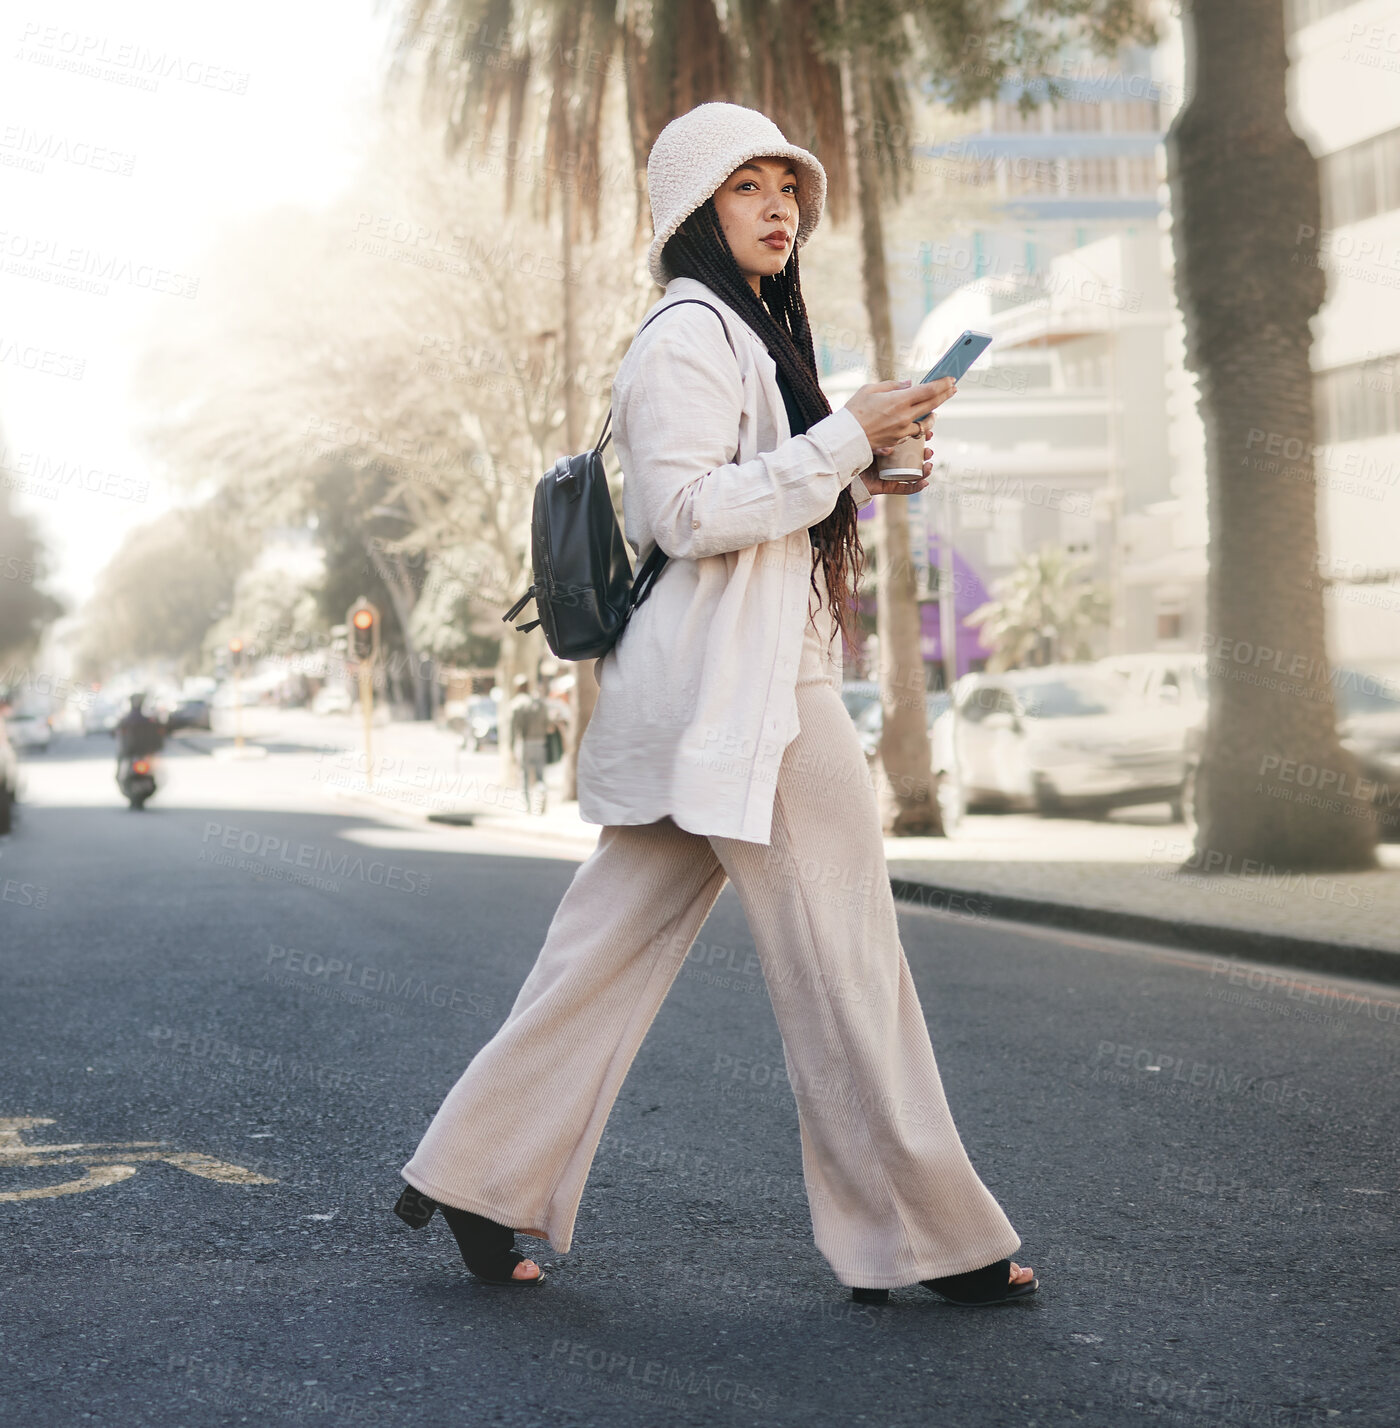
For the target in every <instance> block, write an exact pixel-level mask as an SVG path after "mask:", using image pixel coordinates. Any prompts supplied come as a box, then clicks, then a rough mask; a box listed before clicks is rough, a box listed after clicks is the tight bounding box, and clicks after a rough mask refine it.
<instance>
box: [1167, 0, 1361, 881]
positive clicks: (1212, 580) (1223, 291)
mask: <svg viewBox="0 0 1400 1428" xmlns="http://www.w3.org/2000/svg"><path fill="white" fill-rule="evenodd" d="M1182 18H1183V22H1184V26H1185V36H1186V52H1187V90H1188V93H1189V95H1190V98H1189V100H1188V102H1187V104H1186V106H1185V107H1184V108H1183V109H1182V110H1181V112H1180V113H1179V114H1178V116H1177V118H1176V120H1175V122H1174V123H1173V125H1172V128H1171V131H1170V133H1169V134H1168V135H1167V159H1168V178H1169V182H1170V185H1171V192H1172V208H1173V228H1172V240H1173V243H1174V245H1175V251H1176V265H1177V288H1178V293H1179V295H1180V302H1181V307H1182V313H1183V315H1184V317H1185V322H1186V340H1187V360H1188V362H1189V364H1190V365H1191V367H1192V368H1193V370H1194V371H1195V372H1196V373H1197V374H1198V376H1199V381H1200V392H1201V399H1200V401H1201V416H1202V420H1203V422H1204V425H1205V430H1206V442H1207V472H1208V481H1209V493H1210V494H1209V514H1210V575H1209V583H1208V588H1207V627H1208V629H1207V635H1206V653H1207V655H1208V657H1209V660H1210V718H1209V723H1208V727H1207V731H1206V737H1205V746H1204V750H1203V753H1202V759H1201V770H1200V781H1199V783H1198V787H1197V791H1196V806H1197V817H1198V832H1197V851H1198V853H1200V854H1201V855H1202V856H1201V857H1200V858H1199V860H1198V861H1199V863H1200V865H1201V866H1203V867H1205V868H1207V869H1220V870H1221V871H1231V870H1233V871H1235V872H1239V871H1240V870H1241V869H1242V867H1243V865H1244V862H1245V860H1246V859H1252V860H1255V861H1257V862H1259V863H1262V864H1263V865H1265V866H1268V865H1270V864H1272V865H1275V866H1278V867H1290V868H1367V867H1372V866H1374V864H1375V853H1374V843H1375V830H1374V827H1373V825H1372V824H1371V823H1370V822H1369V821H1368V820H1367V819H1365V818H1361V817H1354V816H1347V815H1348V810H1347V809H1346V808H1345V807H1343V806H1342V805H1343V804H1345V803H1346V800H1344V799H1333V800H1330V801H1328V800H1322V799H1316V800H1309V801H1307V802H1302V801H1299V800H1298V798H1297V796H1296V795H1297V794H1298V792H1299V791H1300V790H1299V789H1298V787H1297V785H1296V784H1287V783H1282V782H1280V781H1278V780H1276V779H1274V778H1273V777H1271V775H1272V772H1273V771H1274V770H1276V769H1279V768H1280V767H1283V766H1284V765H1285V763H1286V761H1288V760H1295V761H1297V765H1298V766H1299V767H1303V766H1306V765H1312V766H1313V767H1314V768H1316V769H1318V770H1321V771H1323V772H1327V771H1331V773H1332V775H1333V778H1332V779H1329V780H1328V782H1329V783H1332V784H1333V786H1335V782H1334V780H1336V779H1340V778H1347V779H1349V780H1351V781H1352V782H1353V785H1354V780H1355V778H1356V769H1355V766H1354V764H1353V762H1352V760H1351V758H1350V756H1349V755H1347V754H1346V752H1345V751H1344V750H1343V749H1342V747H1341V745H1340V743H1339V741H1338V738H1337V730H1336V716H1335V712H1334V708H1333V699H1332V696H1333V687H1332V685H1331V684H1330V683H1329V679H1328V661H1327V648H1326V632H1325V626H1324V618H1323V605H1322V593H1321V590H1320V588H1319V587H1318V584H1317V581H1316V578H1315V577H1316V574H1317V550H1318V541H1317V512H1316V491H1315V487H1314V484H1313V481H1312V479H1311V477H1312V467H1313V457H1312V455H1311V454H1310V453H1311V452H1312V451H1313V444H1314V439H1315V438H1314V426H1313V402H1312V374H1311V372H1310V370H1309V366H1308V352H1309V347H1310V345H1311V332H1310V328H1309V321H1310V319H1311V318H1312V317H1313V315H1314V314H1315V313H1316V312H1317V310H1318V308H1319V307H1320V306H1321V303H1322V299H1323V296H1324V291H1325V286H1326V277H1325V274H1324V273H1323V272H1322V271H1321V270H1320V269H1319V268H1318V267H1317V266H1316V265H1315V261H1314V260H1315V250H1313V249H1310V248H1308V247H1307V246H1305V245H1304V242H1303V241H1302V240H1304V239H1306V238H1308V237H1314V238H1315V236H1316V234H1317V232H1318V230H1319V229H1320V227H1321V217H1320V205H1319V185H1318V172H1317V161H1316V160H1315V159H1314V158H1313V156H1312V155H1311V154H1310V153H1309V151H1308V148H1307V145H1306V144H1305V143H1304V142H1303V141H1302V140H1301V139H1300V138H1299V137H1298V136H1297V135H1296V134H1295V133H1294V132H1293V130H1292V128H1291V127H1290V125H1289V122H1288V112H1287V100H1286V90H1285V79H1286V76H1287V72H1288V54H1287V50H1286V49H1285V45H1284V34H1283V8H1282V4H1281V0H1183V3H1182ZM1272 453H1281V454H1282V456H1281V459H1277V460H1274V459H1271V454H1272ZM1289 453H1301V454H1302V455H1301V460H1302V461H1303V462H1304V463H1305V464H1306V466H1307V468H1308V469H1307V477H1308V479H1305V480H1296V479H1289V478H1290V476H1296V475H1297V474H1298V471H1297V463H1298V460H1299V457H1298V456H1297V455H1295V456H1294V457H1293V458H1292V459H1291V460H1290V459H1289V455H1288V454H1289ZM1344 786H1345V785H1344ZM1289 794H1293V795H1295V796H1294V797H1293V798H1289V797H1288V796H1287V795H1289ZM1319 805H1320V806H1319Z"/></svg>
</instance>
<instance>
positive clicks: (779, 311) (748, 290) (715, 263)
mask: <svg viewBox="0 0 1400 1428" xmlns="http://www.w3.org/2000/svg"><path fill="white" fill-rule="evenodd" d="M662 261H663V262H664V263H665V264H666V267H667V268H668V270H669V271H670V272H671V273H673V274H675V275H677V276H681V277H687V278H694V279H696V281H698V282H702V283H704V284H705V286H706V287H707V288H709V289H710V290H711V292H713V293H715V294H716V295H718V296H719V297H721V298H723V299H724V301H725V302H727V303H728V304H729V306H730V307H732V308H733V309H734V310H735V312H737V313H739V314H740V316H742V317H743V319H744V320H745V321H746V322H747V323H748V324H749V326H750V327H752V328H753V330H754V331H755V332H756V333H758V335H759V336H760V337H761V338H762V339H763V342H764V345H765V346H766V347H767V348H768V353H769V356H771V357H772V358H773V361H774V362H775V363H777V366H778V370H779V371H780V372H781V373H782V374H783V376H784V377H785V378H786V379H787V382H788V385H789V386H790V387H791V388H792V391H793V395H794V396H795V397H796V398H797V405H798V407H799V409H800V410H801V412H802V415H803V417H804V418H805V419H806V422H807V424H808V426H811V424H812V423H813V422H817V421H820V420H821V419H822V417H824V416H827V415H828V414H829V413H830V412H831V403H830V402H829V401H827V399H826V394H825V393H824V392H823V391H822V389H821V387H820V386H819V385H818V383H817V357H816V353H815V351H814V350H813V348H812V328H811V324H810V323H809V322H808V320H807V304H806V303H805V302H804V301H803V300H802V282H801V277H800V274H799V272H798V264H797V249H796V247H794V248H793V250H792V255H791V257H789V258H788V260H787V262H786V263H785V264H784V265H783V267H782V269H781V271H779V272H777V273H775V274H774V275H773V276H772V277H768V276H764V277H761V278H760V279H759V284H758V285H759V291H758V293H755V292H754V290H753V288H752V287H750V286H749V280H748V279H747V278H746V277H745V276H744V274H743V272H742V271H741V270H740V268H739V263H738V260H737V259H736V258H735V257H734V253H733V251H732V250H731V248H730V246H729V241H728V239H726V238H725V236H724V228H723V226H722V225H721V223H720V221H719V211H718V210H717V209H716V207H715V200H714V195H713V194H712V195H711V196H710V197H709V198H707V199H706V200H705V202H704V203H703V204H701V206H700V207H699V208H697V209H696V210H695V211H694V213H692V214H691V215H690V216H689V217H688V218H687V219H686V220H685V222H684V223H682V224H681V226H680V228H679V229H678V230H677V231H676V232H675V233H674V234H673V235H672V236H671V237H670V239H668V240H667V242H666V246H665V247H664V248H663V249H662ZM811 531H812V534H813V536H814V537H815V540H814V542H813V548H812V571H811V577H810V583H811V587H812V589H813V590H817V589H818V587H817V579H816V573H817V561H818V560H819V559H820V561H821V563H822V566H823V569H824V573H825V575H826V588H827V592H828V598H829V599H830V601H831V605H832V613H833V614H834V615H835V617H836V631H839V632H840V634H841V636H842V638H843V639H844V640H845V641H846V643H847V644H848V645H849V646H851V648H852V649H854V648H856V645H857V628H856V625H855V616H854V610H855V599H856V588H857V586H858V585H859V582H860V578H861V572H862V570H863V568H864V556H865V553H864V550H863V549H862V547H861V543H860V533H859V531H858V530H857V528H856V503H855V499H854V498H853V497H852V495H851V492H850V489H849V488H848V487H847V488H843V489H842V491H841V494H840V496H839V497H838V498H837V501H836V505H835V507H834V508H833V510H832V512H831V514H830V515H829V516H827V517H826V518H825V519H823V520H822V521H820V522H819V523H818V524H817V525H815V526H813V527H811ZM818 598H820V591H818ZM814 627H815V624H814ZM836 631H833V638H834V636H835V633H836Z"/></svg>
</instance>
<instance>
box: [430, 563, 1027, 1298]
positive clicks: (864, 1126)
mask: <svg viewBox="0 0 1400 1428" xmlns="http://www.w3.org/2000/svg"><path fill="white" fill-rule="evenodd" d="M818 578H819V579H820V574H819V575H818ZM813 598H814V599H815V597H813ZM823 613H825V612H823ZM819 623H820V620H819ZM818 650H819V646H818V644H817V636H816V635H815V634H814V633H813V630H812V626H811V623H810V622H808V626H807V639H806V645H805V647H804V651H803V659H802V668H801V670H800V672H799V676H798V687H797V699H798V718H799V720H800V722H801V725H802V729H801V733H800V734H799V735H798V736H797V738H796V739H794V740H793V742H792V743H791V744H789V745H788V747H787V749H786V750H785V752H784V756H783V760H782V764H781V767H780V769H779V773H778V782H777V789H776V796H775V799H774V807H773V826H772V834H771V841H770V843H769V844H768V845H766V846H765V845H763V844H758V843H747V842H741V841H739V840H737V839H730V838H720V837H707V836H701V835H699V834H695V833H689V832H686V831H685V830H684V829H682V828H679V827H678V826H677V825H676V824H675V823H674V822H673V821H672V820H671V819H670V818H669V817H666V818H663V819H661V820H660V821H659V822H656V823H651V824H646V825H638V826H630V827H604V828H603V829H602V831H601V833H600V835H599V838H598V845H597V847H596V848H595V849H594V851H593V852H592V853H591V854H590V855H589V857H588V858H587V859H586V860H585V861H584V862H583V863H582V864H581V865H580V866H579V869H578V871H577V873H575V875H574V879H573V881H572V882H571V883H570V885H569V887H568V890H567V891H566V892H565V894H564V897H563V900H562V901H561V902H560V904H559V907H558V910H557V911H556V912H555V914H554V919H553V921H552V922H551V923H550V927H549V932H548V934H547V936H546V938H545V943H544V946H543V948H542V949H541V951H540V954H539V959H538V960H537V961H536V963H535V965H534V968H533V969H532V970H531V972H530V974H529V976H528V977H527V978H526V979H525V983H524V985H523V986H522V987H521V989H520V993H519V995H518V997H517V998H516V1001H515V1004H514V1006H512V1008H511V1011H510V1014H509V1016H508V1017H507V1018H506V1020H505V1022H504V1023H503V1025H502V1026H501V1028H500V1030H499V1031H498V1032H497V1033H496V1035H495V1036H494V1037H493V1038H492V1039H491V1040H490V1041H489V1042H488V1043H487V1044H486V1045H485V1046H484V1047H482V1048H481V1050H480V1051H479V1052H478V1053H477V1054H476V1056H475V1057H474V1058H473V1060H472V1062H471V1064H470V1065H469V1066H468V1067H467V1069H466V1071H465V1072H463V1074H462V1076H461V1079H460V1080H458V1082H457V1084H456V1085H455V1086H453V1088H452V1090H451V1091H450V1092H449V1093H448V1095H447V1098H446V1100H445V1101H444V1102H443V1104H442V1107H441V1109H440V1110H439V1111H438V1113H437V1115H436V1117H435V1118H434V1120H433V1122H432V1124H431V1125H430V1126H429V1127H428V1130H427V1132H426V1134H425V1135H424V1136H423V1139H422V1141H421V1143H420V1144H419V1146H418V1149H417V1151H416V1152H415V1153H414V1155H413V1158H412V1159H411V1160H410V1161H409V1163H408V1164H407V1165H406V1166H405V1167H404V1170H403V1177H404V1179H405V1180H407V1181H408V1182H409V1184H411V1185H413V1186H414V1187H415V1188H417V1189H419V1190H421V1191H423V1192H424V1194H427V1195H431V1196H432V1197H433V1198H434V1199H436V1200H439V1201H441V1202H442V1203H444V1204H447V1205H453V1206H456V1207H457V1208H459V1209H463V1210H473V1211H475V1212H476V1213H477V1214H480V1215H485V1216H487V1217H488V1218H490V1219H492V1220H496V1221H497V1222H499V1223H500V1224H504V1225H511V1226H513V1227H514V1228H516V1229H517V1230H519V1231H520V1232H521V1233H522V1234H527V1235H533V1236H535V1237H537V1238H541V1239H547V1240H548V1241H549V1243H550V1244H551V1246H553V1248H554V1249H556V1250H558V1251H560V1252H563V1251H567V1250H568V1248H569V1245H570V1243H571V1241H572V1238H573V1230H574V1220H575V1217H576V1215H577V1213H578V1206H579V1201H580V1200H581V1199H582V1196H583V1189H584V1183H585V1181H586V1180H587V1178H588V1172H589V1168H590V1166H591V1165H592V1162H593V1156H594V1152H595V1151H596V1150H597V1147H598V1143H599V1141H600V1139H601V1138H602V1135H603V1128H604V1125H605V1123H606V1122H607V1119H608V1114H609V1112H610V1111H611V1110H612V1106H613V1102H614V1100H615V1099H616V1097H617V1094H618V1091H619V1090H620V1088H621V1086H622V1082H623V1078H624V1077H625V1076H626V1075H627V1071H628V1068H629V1067H630V1066H631V1064H632V1061H633V1059H634V1057H635V1056H636V1054H637V1051H638V1049H639V1048H640V1046H641V1044H642V1040H643V1038H644V1037H645V1036H646V1033H647V1029H648V1028H649V1027H650V1026H651V1024H652V1021H653V1019H654V1018H655V1016H656V1013H657V1011H658V1010H659V1009H660V1007H661V1003H662V1000H663V999H664V998H665V996H666V993H667V991H668V990H669V988H670V986H671V983H672V982H673V981H674V980H675V978H676V975H677V973H678V972H679V970H680V968H681V965H682V963H683V962H684V961H685V958H686V954H687V953H688V952H689V951H690V948H691V945H692V944H693V942H694V941H695V938H696V937H697V935H698V934H699V932H700V928H701V926H702V925H703V923H704V921H705V919H706V917H707V916H708V915H709V912H710V909H711V908H712V907H713V906H714V904H715V900H716V899H717V898H718V897H719V894H720V892H721V890H722V889H723V887H724V885H725V882H726V881H732V882H733V884H734V887H735V890H736V891H737V893H738V895H739V900H740V902H741V903H742V905H743V908H744V912H745V915H746V916H747V918H748V922H749V927H750V929H751V930H752V933H753V937H754V941H755V943H756V945H757V949H758V955H759V958H760V961H761V963H762V967H763V974H764V978H765V980H766V982H767V985H768V990H769V993H770V996H771V998H772V1003H773V1009H774V1012H775V1013H776V1016H777V1020H778V1028H779V1031H780V1032H781V1034H782V1039H783V1050H784V1056H785V1060H786V1063H787V1073H788V1079H789V1081H790V1083H791V1085H792V1088H793V1092H794V1095H795V1097H796V1101H797V1108H798V1122H799V1128H800V1135H801V1142H802V1170H803V1175H804V1178H805V1181H806V1187H807V1197H808V1203H809V1206H810V1209H811V1214H812V1229H813V1233H814V1236H815V1240H816V1245H817V1248H818V1249H819V1250H820V1251H821V1253H822V1254H823V1255H824V1256H825V1257H826V1259H827V1261H828V1263H829V1264H830V1265H831V1267H832V1269H833V1270H834V1271H835V1273H836V1277H837V1279H839V1280H840V1281H841V1283H843V1284H849V1285H863V1286H866V1287H868V1288H872V1289H874V1288H893V1287H896V1286H898V1285H905V1284H913V1283H915V1282H916V1281H917V1280H920V1279H930V1278H933V1277H935V1276H938V1275H944V1274H958V1273H961V1272H963V1271H964V1270H969V1269H977V1268H979V1267H980V1266H982V1265H984V1264H990V1263H991V1262H992V1261H994V1260H997V1259H1001V1258H1002V1257H1004V1256H1008V1255H1010V1254H1011V1253H1012V1252H1013V1251H1014V1250H1015V1249H1016V1248H1017V1247H1018V1246H1019V1245H1020V1243H1021V1241H1020V1238H1019V1237H1018V1236H1017V1234H1016V1232H1015V1230H1013V1229H1012V1227H1011V1224H1010V1222H1009V1221H1008V1220H1007V1218H1006V1216H1005V1214H1004V1213H1003V1212H1002V1210H1001V1207H1000V1206H999V1205H998V1204H997V1202H996V1200H995V1199H994V1198H993V1197H992V1194H991V1192H990V1191H989V1190H988V1189H987V1188H986V1186H985V1185H983V1184H982V1182H981V1180H980V1179H979V1178H978V1176H977V1173H976V1172H975V1171H974V1170H973V1168H972V1165H971V1163H970V1162H969V1160H968V1157H967V1153H966V1152H965V1151H964V1149H963V1145H962V1142H961V1140H960V1139H959V1137H958V1132H957V1128H956V1127H955V1125H954V1123H953V1118H952V1116H951V1114H950V1113H949V1110H948V1103H947V1101H946V1099H945V1097H944V1094H943V1084H942V1081H941V1079H940V1077H939V1074H938V1066H937V1064H936V1063H935V1061H934V1055H933V1048H932V1046H931V1044H930V1042H929V1034H928V1028H927V1026H926V1025H925V1023H924V1017H923V1012H922V1010H921V1009H920V1006H919V1000H918V996H917V994H916V992H915V989H914V982H913V979H912V977H911V976H910V973H909V965H908V963H907V961H906V960H905V956H904V949H903V947H902V946H901V944H900V940H899V930H898V926H897V924H896V919H895V908H894V898H893V894H892V893H891V890H890V884H889V872H888V869H887V867H886V864H885V853H884V843H883V841H882V835H881V828H880V815H879V807H878V801H877V795H876V792H875V789H874V786H873V784H872V783H871V779H870V774H869V771H868V769H867V767H866V763H865V758H864V755H863V753H862V751H861V747H860V742H859V739H858V738H857V735H856V731H855V729H854V727H853V725H852V723H851V719H850V716H849V715H848V714H847V713H846V710H845V708H844V706H843V705H842V703H841V699H840V697H839V696H838V695H837V693H836V692H835V690H834V689H833V688H832V687H831V685H830V684H829V683H827V682H826V679H825V677H824V675H823V673H822V669H821V664H820V658H819V654H818Z"/></svg>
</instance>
